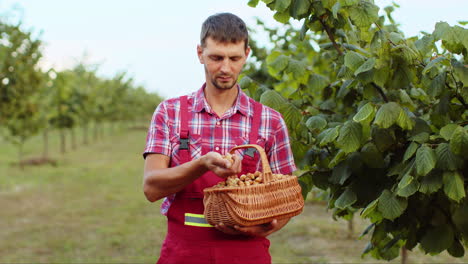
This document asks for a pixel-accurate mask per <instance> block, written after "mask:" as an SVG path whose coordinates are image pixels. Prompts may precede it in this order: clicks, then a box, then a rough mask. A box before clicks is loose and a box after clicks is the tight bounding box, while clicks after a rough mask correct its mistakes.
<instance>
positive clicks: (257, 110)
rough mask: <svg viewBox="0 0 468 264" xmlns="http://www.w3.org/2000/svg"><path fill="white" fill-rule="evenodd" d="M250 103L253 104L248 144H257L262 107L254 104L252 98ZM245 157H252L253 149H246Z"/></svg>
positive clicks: (256, 103)
mask: <svg viewBox="0 0 468 264" xmlns="http://www.w3.org/2000/svg"><path fill="white" fill-rule="evenodd" d="M250 103H251V104H253V106H254V107H253V109H254V110H253V117H252V125H251V130H250V134H249V144H257V138H258V132H259V130H260V125H261V124H262V108H263V105H262V104H261V103H259V102H256V101H255V100H253V99H252V98H250ZM244 154H245V155H248V156H250V157H252V158H253V157H254V155H255V149H254V148H248V149H246V150H245V152H244Z"/></svg>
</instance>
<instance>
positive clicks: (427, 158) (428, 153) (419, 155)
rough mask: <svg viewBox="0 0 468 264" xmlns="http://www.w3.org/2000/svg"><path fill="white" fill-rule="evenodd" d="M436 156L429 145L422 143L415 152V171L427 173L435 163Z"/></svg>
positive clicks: (422, 174)
mask: <svg viewBox="0 0 468 264" xmlns="http://www.w3.org/2000/svg"><path fill="white" fill-rule="evenodd" d="M436 161H437V157H436V154H435V153H434V150H432V149H431V148H430V147H428V146H426V145H422V146H421V147H419V149H418V151H417V152H416V172H417V173H418V175H421V176H424V175H427V174H428V173H429V172H430V171H431V170H432V169H434V167H435V165H436Z"/></svg>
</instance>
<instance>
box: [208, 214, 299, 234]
mask: <svg viewBox="0 0 468 264" xmlns="http://www.w3.org/2000/svg"><path fill="white" fill-rule="evenodd" d="M289 219H290V218H286V219H281V220H276V219H274V220H273V221H271V222H269V223H266V224H262V225H256V226H237V225H236V226H233V227H230V226H226V225H224V224H222V223H220V224H218V225H216V226H215V228H216V229H218V230H220V231H221V232H224V233H226V234H231V235H246V236H257V237H267V236H269V235H270V234H272V233H274V232H276V231H278V230H280V229H281V228H283V226H285V225H286V223H288V221H289Z"/></svg>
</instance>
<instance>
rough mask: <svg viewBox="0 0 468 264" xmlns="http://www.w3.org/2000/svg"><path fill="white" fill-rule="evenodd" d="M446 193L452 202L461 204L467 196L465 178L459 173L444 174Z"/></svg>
mask: <svg viewBox="0 0 468 264" xmlns="http://www.w3.org/2000/svg"><path fill="white" fill-rule="evenodd" d="M443 180H444V192H445V194H446V195H447V196H448V197H449V198H450V199H452V200H454V201H456V202H459V201H460V200H461V199H462V198H464V197H465V196H466V194H465V187H464V185H463V184H464V181H463V176H462V175H460V174H459V173H458V171H445V172H444V178H443Z"/></svg>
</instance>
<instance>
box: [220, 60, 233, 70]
mask: <svg viewBox="0 0 468 264" xmlns="http://www.w3.org/2000/svg"><path fill="white" fill-rule="evenodd" d="M230 68H231V65H230V63H229V60H228V59H226V60H223V61H222V63H221V71H222V72H229V69H230Z"/></svg>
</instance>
